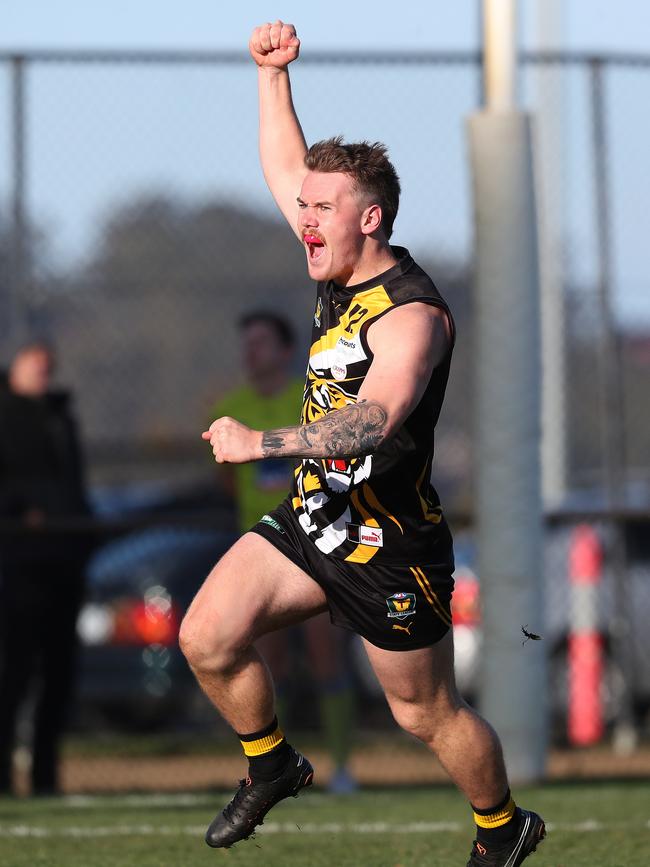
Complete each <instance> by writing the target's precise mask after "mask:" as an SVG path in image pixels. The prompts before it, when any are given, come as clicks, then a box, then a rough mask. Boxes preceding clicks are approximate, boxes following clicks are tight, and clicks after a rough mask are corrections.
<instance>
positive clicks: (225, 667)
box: [178, 612, 250, 674]
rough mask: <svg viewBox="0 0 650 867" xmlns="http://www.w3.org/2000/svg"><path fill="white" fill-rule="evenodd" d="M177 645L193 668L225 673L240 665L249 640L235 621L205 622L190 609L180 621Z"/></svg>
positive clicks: (194, 669)
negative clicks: (238, 661) (239, 661)
mask: <svg viewBox="0 0 650 867" xmlns="http://www.w3.org/2000/svg"><path fill="white" fill-rule="evenodd" d="M178 644H179V646H180V649H181V651H182V652H183V655H184V656H185V659H186V660H187V662H188V665H189V666H190V668H191V669H192V670H193V671H195V672H197V673H200V672H204V671H205V672H210V673H212V674H219V673H224V674H225V673H226V672H228V671H229V670H232V669H233V668H234V667H235V666H236V665H237V660H238V659H239V658H240V657H241V654H242V652H243V651H244V650H245V649H246V647H247V646H248V645H249V644H250V641H249V640H247V638H246V636H245V634H243V630H240V629H237V628H236V626H235V624H233V623H230V624H226V623H225V622H223V621H222V620H221V618H218V620H216V622H214V621H213V622H211V623H206V621H205V620H204V619H203V618H200V617H197V616H195V615H193V614H192V613H191V612H190V613H188V614H186V615H185V618H184V619H183V622H182V623H181V628H180V632H179V635H178Z"/></svg>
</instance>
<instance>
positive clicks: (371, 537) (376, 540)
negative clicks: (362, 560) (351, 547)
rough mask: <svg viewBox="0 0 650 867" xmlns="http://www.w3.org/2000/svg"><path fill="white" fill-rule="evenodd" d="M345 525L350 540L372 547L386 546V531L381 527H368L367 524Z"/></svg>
mask: <svg viewBox="0 0 650 867" xmlns="http://www.w3.org/2000/svg"><path fill="white" fill-rule="evenodd" d="M345 527H346V530H347V535H348V541H349V542H356V543H357V545H370V546H371V547H372V548H383V547H384V531H383V530H382V529H381V527H368V526H367V525H366V524H346V525H345Z"/></svg>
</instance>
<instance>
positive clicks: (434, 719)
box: [390, 692, 463, 746]
mask: <svg viewBox="0 0 650 867" xmlns="http://www.w3.org/2000/svg"><path fill="white" fill-rule="evenodd" d="M462 704H463V701H462V699H461V698H460V696H459V695H458V694H457V693H455V692H454V693H451V694H448V693H443V694H441V695H439V696H436V698H435V700H432V701H431V700H429V701H419V700H418V699H417V698H411V697H408V698H398V699H395V698H393V699H392V700H391V701H390V708H391V711H392V713H393V716H394V718H395V721H396V722H397V724H398V725H399V726H400V728H402V729H404V731H405V732H408V733H409V734H411V735H413V736H414V737H416V738H419V740H421V741H424V742H425V743H427V744H429V746H433V745H434V742H435V740H436V737H437V736H438V734H440V733H441V732H442V731H444V730H445V729H446V727H447V726H448V725H449V724H450V723H451V724H453V722H454V719H455V718H456V714H457V712H458V710H459V708H460V707H461V706H462Z"/></svg>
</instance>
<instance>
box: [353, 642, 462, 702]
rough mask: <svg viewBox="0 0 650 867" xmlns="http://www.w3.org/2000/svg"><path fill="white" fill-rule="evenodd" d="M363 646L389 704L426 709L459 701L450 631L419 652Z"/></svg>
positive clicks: (368, 644)
mask: <svg viewBox="0 0 650 867" xmlns="http://www.w3.org/2000/svg"><path fill="white" fill-rule="evenodd" d="M363 643H364V646H365V648H366V653H367V654H368V659H369V660H370V664H371V665H372V667H373V669H374V672H375V674H376V675H377V679H378V680H379V682H380V683H381V685H382V687H383V690H384V693H385V695H386V698H387V699H388V701H389V702H391V700H398V701H400V700H401V701H408V702H415V703H416V704H423V705H429V704H432V703H436V702H438V701H441V700H442V701H445V702H448V701H452V702H456V701H457V700H458V693H457V690H456V683H455V678H454V642H453V635H452V631H451V629H450V630H449V632H447V634H446V635H445V636H444V638H442V639H441V640H440V641H439V642H438V643H437V644H434V645H432V646H431V647H424V648H421V649H419V650H404V651H395V650H382V649H381V648H379V647H376V646H375V645H373V644H371V643H370V642H369V641H366V640H365V639H364V642H363Z"/></svg>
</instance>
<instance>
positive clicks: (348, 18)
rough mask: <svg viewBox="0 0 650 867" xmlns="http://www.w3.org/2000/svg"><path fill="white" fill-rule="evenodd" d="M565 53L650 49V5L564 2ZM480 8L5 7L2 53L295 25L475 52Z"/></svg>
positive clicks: (384, 42)
mask: <svg viewBox="0 0 650 867" xmlns="http://www.w3.org/2000/svg"><path fill="white" fill-rule="evenodd" d="M538 3H544V4H549V3H557V0H521V2H520V4H519V5H520V9H521V17H522V37H523V41H524V44H527V45H531V44H532V40H533V37H534V27H533V21H534V14H535V7H536V6H537V4H538ZM558 5H561V6H563V7H564V19H565V26H564V34H563V36H562V39H561V45H559V46H558V47H564V48H575V49H608V50H618V51H639V52H645V51H647V50H648V34H650V3H648V2H647V0H560V3H559V4H558ZM476 9H477V0H453V2H449V0H437V2H436V0H428V2H424V0H405V2H402V3H395V2H394V0H391V2H389V0H374V2H372V3H364V2H350V0H328V2H325V3H311V4H310V3H305V2H304V0H301V2H295V0H277V2H261V0H247V2H245V3H236V2H232V0H222V2H219V0H182V2H178V0H3V3H2V30H1V32H0V45H1V46H3V47H5V48H6V47H12V48H14V47H22V48H29V47H36V46H41V47H44V46H48V47H53V48H58V47H71V46H81V47H88V46H92V47H100V46H101V47H114V48H124V47H143V48H144V47H158V48H160V47H184V48H190V47H192V48H198V47H201V48H230V49H232V48H238V47H244V46H245V44H246V40H247V37H248V32H249V30H250V28H251V25H252V24H254V23H257V22H261V21H264V20H267V19H269V18H277V17H280V18H283V19H284V20H289V21H293V22H294V23H295V24H296V25H297V27H298V28H299V31H300V33H301V34H302V36H303V38H304V40H305V42H306V43H307V44H309V45H312V46H314V47H316V46H317V47H319V48H355V47H358V46H363V47H367V48H371V47H373V48H374V47H377V48H383V47H389V46H390V47H402V48H452V47H453V48H468V47H471V46H473V45H474V44H475V42H476V23H475V22H476Z"/></svg>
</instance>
